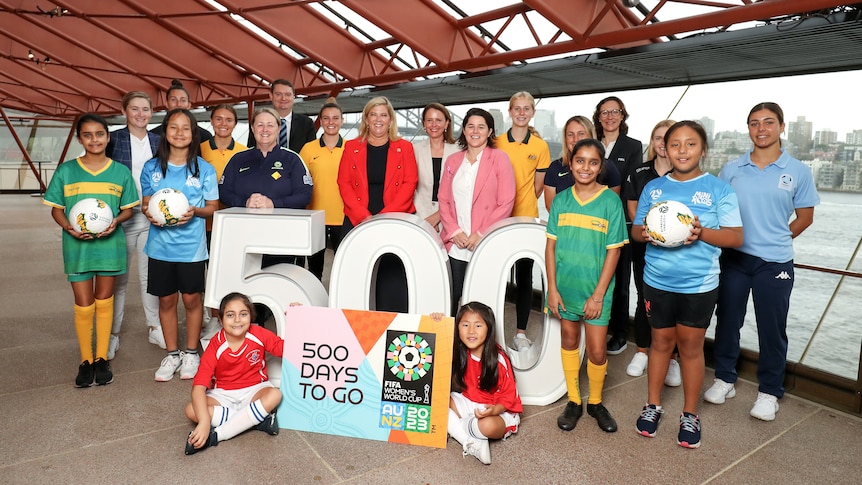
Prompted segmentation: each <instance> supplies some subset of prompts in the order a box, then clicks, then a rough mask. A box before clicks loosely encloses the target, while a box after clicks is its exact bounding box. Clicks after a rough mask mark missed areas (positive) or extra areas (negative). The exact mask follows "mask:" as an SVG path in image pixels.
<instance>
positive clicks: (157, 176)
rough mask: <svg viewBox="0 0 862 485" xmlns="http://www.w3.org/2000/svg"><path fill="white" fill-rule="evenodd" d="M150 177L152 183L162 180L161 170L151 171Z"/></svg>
mask: <svg viewBox="0 0 862 485" xmlns="http://www.w3.org/2000/svg"><path fill="white" fill-rule="evenodd" d="M151 178H152V179H153V183H154V184H156V185H158V184H159V182H161V181H162V172H159V171H155V172H153V175H152V177H151Z"/></svg>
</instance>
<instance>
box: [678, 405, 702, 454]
mask: <svg viewBox="0 0 862 485" xmlns="http://www.w3.org/2000/svg"><path fill="white" fill-rule="evenodd" d="M676 443H677V444H678V445H679V446H682V447H683V448H700V418H699V417H697V415H696V414H691V413H686V412H684V413H682V415H680V417H679V435H677V438H676Z"/></svg>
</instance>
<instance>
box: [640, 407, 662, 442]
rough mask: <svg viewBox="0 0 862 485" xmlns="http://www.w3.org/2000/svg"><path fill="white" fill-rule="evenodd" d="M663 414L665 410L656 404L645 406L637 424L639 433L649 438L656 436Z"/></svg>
mask: <svg viewBox="0 0 862 485" xmlns="http://www.w3.org/2000/svg"><path fill="white" fill-rule="evenodd" d="M663 414H664V411H663V410H662V409H661V408H659V407H658V406H656V405H655V404H647V405H646V406H644V408H643V411H641V415H640V416H639V417H638V422H637V424H636V426H637V429H638V434H639V435H641V436H646V437H647V438H654V437H655V433H656V431H658V423H659V422H660V421H661V417H662V415H663Z"/></svg>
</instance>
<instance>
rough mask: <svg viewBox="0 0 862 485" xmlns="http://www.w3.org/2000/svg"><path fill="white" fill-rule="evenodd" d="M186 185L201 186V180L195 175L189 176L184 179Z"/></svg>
mask: <svg viewBox="0 0 862 485" xmlns="http://www.w3.org/2000/svg"><path fill="white" fill-rule="evenodd" d="M186 187H196V188H200V187H201V181H200V179H199V178H197V177H191V176H190V177H188V178H187V179H186Z"/></svg>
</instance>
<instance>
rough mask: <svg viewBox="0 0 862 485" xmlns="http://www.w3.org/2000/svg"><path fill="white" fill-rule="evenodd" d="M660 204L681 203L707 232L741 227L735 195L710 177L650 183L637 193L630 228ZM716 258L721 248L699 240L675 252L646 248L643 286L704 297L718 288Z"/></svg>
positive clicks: (660, 179)
mask: <svg viewBox="0 0 862 485" xmlns="http://www.w3.org/2000/svg"><path fill="white" fill-rule="evenodd" d="M661 200H675V201H677V202H682V203H683V204H685V205H686V206H688V208H689V209H691V212H693V213H694V215H696V216H697V217H698V218H699V219H700V224H701V226H703V227H706V228H709V229H719V228H721V227H740V226H742V220H741V219H740V216H739V206H738V203H737V199H736V194H734V193H733V189H732V188H731V187H730V185H728V184H727V183H725V182H722V181H721V180H719V179H718V178H717V177H716V176H714V175H712V174H708V173H705V174H703V175H700V176H698V177H695V178H693V179H691V180H676V179H675V178H673V172H671V173H669V174H667V175H665V176H664V177H659V178H657V179H654V180H651V181H650V182H649V183H647V185H646V187H644V190H643V192H641V196H640V199H639V200H638V210H637V213H636V214H635V219H634V224H635V225H638V226H642V225H643V223H644V218H645V217H646V215H647V211H649V208H650V207H652V205H653V204H655V203H656V202H658V201H661ZM720 254H721V248H719V247H718V246H713V245H712V244H709V243H707V242H704V241H700V240H698V241H695V242H693V243H692V244H687V245H684V246H678V247H675V248H662V247H659V246H655V245H653V244H648V245H647V249H646V257H645V259H646V266H645V267H644V282H646V284H648V285H650V286H652V287H653V288H658V289H659V290H664V291H671V292H674V293H683V294H695V293H706V292H707V291H711V290H714V289H715V288H717V287H718V274H719V271H720V268H719V266H718V257H719V255H720Z"/></svg>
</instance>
